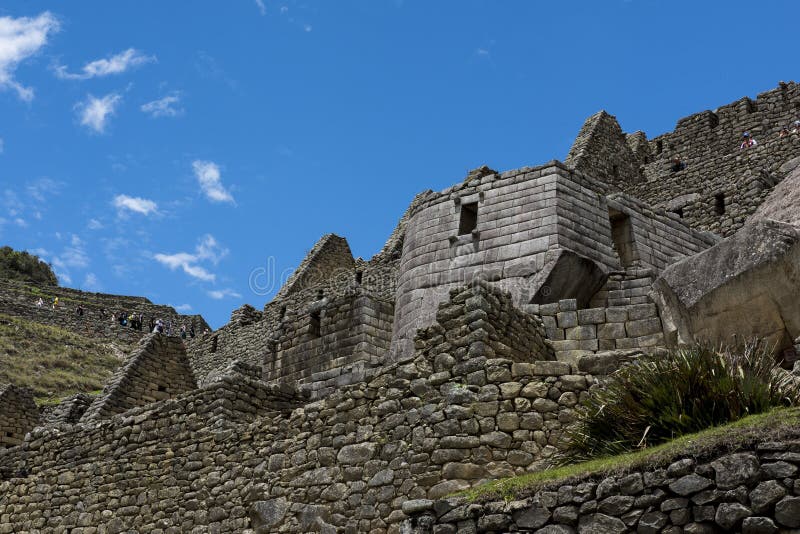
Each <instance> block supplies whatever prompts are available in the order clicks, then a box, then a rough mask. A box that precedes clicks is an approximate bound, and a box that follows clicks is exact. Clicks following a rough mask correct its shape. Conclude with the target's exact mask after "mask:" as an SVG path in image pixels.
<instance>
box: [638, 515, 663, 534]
mask: <svg viewBox="0 0 800 534" xmlns="http://www.w3.org/2000/svg"><path fill="white" fill-rule="evenodd" d="M668 522H669V517H668V516H667V514H663V513H661V512H647V513H645V514H642V517H640V518H639V526H638V529H637V532H639V533H640V534H658V533H659V532H661V529H662V528H664V527H665V526H666V525H667V523H668Z"/></svg>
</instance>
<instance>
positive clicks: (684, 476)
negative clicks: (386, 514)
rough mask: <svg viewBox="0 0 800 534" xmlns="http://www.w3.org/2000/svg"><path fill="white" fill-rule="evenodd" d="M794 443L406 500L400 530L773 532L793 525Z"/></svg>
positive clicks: (798, 507)
mask: <svg viewBox="0 0 800 534" xmlns="http://www.w3.org/2000/svg"><path fill="white" fill-rule="evenodd" d="M798 460H800V441H797V440H796V439H794V440H789V441H781V442H764V443H760V444H758V445H757V446H755V447H754V448H753V449H752V450H743V451H738V452H735V453H732V454H724V453H723V454H719V455H718V456H716V457H714V456H712V457H710V458H701V459H700V461H698V460H697V459H695V458H682V459H677V460H676V461H674V462H672V463H669V464H667V465H664V466H652V467H649V468H647V469H641V470H635V471H633V472H631V473H627V474H624V475H619V476H611V477H606V478H597V477H590V476H584V477H581V478H579V479H576V480H572V481H570V483H569V484H567V485H562V486H559V487H552V488H547V489H544V490H541V491H538V492H537V493H535V494H534V495H532V496H531V497H528V498H525V499H519V500H512V501H510V502H509V501H505V500H496V501H489V502H482V503H469V502H466V501H465V500H464V499H443V500H430V499H419V500H412V501H407V502H406V503H405V504H404V509H405V510H407V511H409V512H411V513H412V514H413V519H411V520H409V521H407V522H406V524H405V528H404V529H403V532H404V534H431V533H436V534H456V533H460V532H537V533H540V534H551V533H552V534H568V533H576V532H577V533H585V534H594V533H598V532H604V533H620V534H621V533H624V532H638V533H641V534H658V533H660V532H663V533H669V534H672V533H676V534H677V533H681V532H690V533H695V532H696V533H705V532H708V533H714V532H742V533H744V534H772V533H778V532H796V530H795V529H797V528H798V527H800V496H798V494H799V493H800V492H798V488H800V482H799V481H800V477H798Z"/></svg>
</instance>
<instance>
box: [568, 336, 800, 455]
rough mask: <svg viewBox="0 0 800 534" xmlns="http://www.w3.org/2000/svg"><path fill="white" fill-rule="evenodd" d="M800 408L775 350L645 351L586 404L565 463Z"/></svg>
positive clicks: (798, 394)
mask: <svg viewBox="0 0 800 534" xmlns="http://www.w3.org/2000/svg"><path fill="white" fill-rule="evenodd" d="M797 405H800V386H798V381H797V380H796V379H795V377H793V376H792V375H790V374H789V373H787V372H785V371H783V370H782V369H780V367H779V366H778V364H777V363H776V362H775V360H774V357H773V355H772V351H771V350H769V347H767V346H765V345H764V344H761V343H757V342H751V343H748V344H746V345H745V346H744V347H741V348H729V347H728V348H722V349H715V348H713V347H711V346H707V345H706V346H696V347H691V348H685V349H678V350H674V351H672V352H670V353H669V354H667V355H661V356H645V357H642V358H640V359H639V360H637V361H635V362H633V363H632V364H630V365H627V366H625V367H622V368H621V369H619V370H618V371H616V372H615V373H614V374H613V375H612V376H611V377H610V378H609V381H608V382H607V384H605V386H604V387H602V388H596V389H594V390H592V392H591V393H590V395H589V396H588V398H587V399H586V400H585V401H584V402H583V403H581V404H580V405H579V406H578V419H577V421H576V423H575V424H574V425H573V426H572V427H571V429H570V430H568V431H567V432H566V433H565V439H566V442H565V448H564V451H565V452H564V453H563V454H562V456H561V458H560V461H561V462H562V463H572V462H576V461H583V460H588V459H591V458H597V457H601V456H609V455H615V454H622V453H625V452H630V451H633V450H636V449H641V448H645V447H648V446H652V445H657V444H659V443H663V442H665V441H669V440H670V439H673V438H676V437H678V436H682V435H685V434H690V433H693V432H698V431H700V430H703V429H706V428H709V427H712V426H717V425H721V424H724V423H728V422H731V421H735V420H737V419H740V418H742V417H745V416H747V415H751V414H757V413H762V412H766V411H768V410H770V409H771V408H773V407H777V406H797Z"/></svg>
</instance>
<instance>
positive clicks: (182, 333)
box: [181, 324, 186, 339]
mask: <svg viewBox="0 0 800 534" xmlns="http://www.w3.org/2000/svg"><path fill="white" fill-rule="evenodd" d="M181 339H186V325H185V324H184V325H181Z"/></svg>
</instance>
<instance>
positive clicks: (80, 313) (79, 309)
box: [75, 304, 83, 317]
mask: <svg viewBox="0 0 800 534" xmlns="http://www.w3.org/2000/svg"><path fill="white" fill-rule="evenodd" d="M75 315H77V316H78V317H83V305H82V304H78V307H77V308H75Z"/></svg>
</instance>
